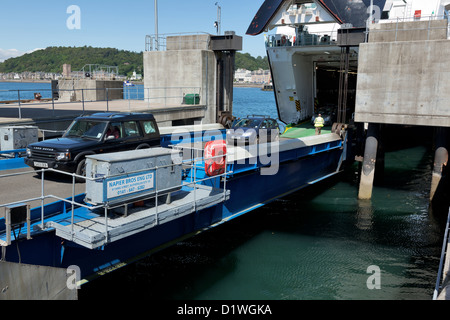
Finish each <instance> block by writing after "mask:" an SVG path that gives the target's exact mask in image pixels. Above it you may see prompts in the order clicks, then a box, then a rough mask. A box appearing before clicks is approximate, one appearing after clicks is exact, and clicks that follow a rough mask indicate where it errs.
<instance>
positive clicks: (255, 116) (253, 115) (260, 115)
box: [247, 114, 270, 119]
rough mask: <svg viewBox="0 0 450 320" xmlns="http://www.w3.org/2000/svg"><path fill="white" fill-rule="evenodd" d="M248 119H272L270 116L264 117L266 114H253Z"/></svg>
mask: <svg viewBox="0 0 450 320" xmlns="http://www.w3.org/2000/svg"><path fill="white" fill-rule="evenodd" d="M247 118H264V119H265V118H270V116H267V115H264V114H252V115H248V116H247Z"/></svg>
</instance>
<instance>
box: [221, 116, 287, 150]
mask: <svg viewBox="0 0 450 320" xmlns="http://www.w3.org/2000/svg"><path fill="white" fill-rule="evenodd" d="M279 135H280V128H279V125H278V122H277V120H275V119H272V118H270V117H267V116H256V115H252V116H248V117H246V118H242V119H237V120H236V121H235V123H234V124H233V126H232V127H231V129H228V130H227V143H228V144H232V145H247V144H258V143H261V142H269V141H277V140H278V139H279Z"/></svg>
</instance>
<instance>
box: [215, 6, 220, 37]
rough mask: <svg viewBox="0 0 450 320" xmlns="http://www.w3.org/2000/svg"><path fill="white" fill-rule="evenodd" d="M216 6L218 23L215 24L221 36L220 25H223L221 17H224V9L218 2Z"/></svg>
mask: <svg viewBox="0 0 450 320" xmlns="http://www.w3.org/2000/svg"><path fill="white" fill-rule="evenodd" d="M216 6H217V21H216V22H215V23H214V26H215V27H216V30H217V34H218V35H219V34H220V32H221V31H220V25H221V23H222V22H221V21H220V20H221V19H222V18H221V15H222V8H221V7H220V6H219V3H218V2H216Z"/></svg>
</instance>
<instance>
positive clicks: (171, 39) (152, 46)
mask: <svg viewBox="0 0 450 320" xmlns="http://www.w3.org/2000/svg"><path fill="white" fill-rule="evenodd" d="M210 40H211V38H210V34H209V33H206V32H186V33H166V34H158V35H146V36H145V51H166V50H182V49H204V50H206V49H209V45H210Z"/></svg>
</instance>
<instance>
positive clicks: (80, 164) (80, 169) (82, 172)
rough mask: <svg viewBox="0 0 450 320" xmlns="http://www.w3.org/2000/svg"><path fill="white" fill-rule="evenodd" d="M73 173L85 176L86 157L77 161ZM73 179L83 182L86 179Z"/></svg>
mask: <svg viewBox="0 0 450 320" xmlns="http://www.w3.org/2000/svg"><path fill="white" fill-rule="evenodd" d="M75 173H76V174H77V175H79V176H83V177H86V159H82V160H81V161H80V162H78V165H77V170H76V171H75ZM75 181H77V182H84V181H86V180H85V179H83V178H79V177H76V178H75Z"/></svg>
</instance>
